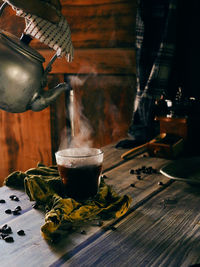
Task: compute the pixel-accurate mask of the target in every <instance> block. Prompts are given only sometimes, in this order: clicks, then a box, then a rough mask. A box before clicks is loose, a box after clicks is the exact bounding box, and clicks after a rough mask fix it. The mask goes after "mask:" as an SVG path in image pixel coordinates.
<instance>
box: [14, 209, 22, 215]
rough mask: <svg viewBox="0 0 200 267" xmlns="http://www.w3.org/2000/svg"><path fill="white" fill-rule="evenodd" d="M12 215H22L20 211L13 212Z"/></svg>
mask: <svg viewBox="0 0 200 267" xmlns="http://www.w3.org/2000/svg"><path fill="white" fill-rule="evenodd" d="M12 213H13V215H20V214H21V213H20V211H19V210H13V211H12Z"/></svg>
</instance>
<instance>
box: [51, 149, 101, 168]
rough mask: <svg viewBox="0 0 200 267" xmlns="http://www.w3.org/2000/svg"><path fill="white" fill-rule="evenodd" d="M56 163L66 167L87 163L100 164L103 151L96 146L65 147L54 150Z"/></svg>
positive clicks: (85, 164)
mask: <svg viewBox="0 0 200 267" xmlns="http://www.w3.org/2000/svg"><path fill="white" fill-rule="evenodd" d="M55 156H56V162H57V164H58V165H62V166H66V167H73V168H75V167H78V166H88V165H101V164H102V162H103V152H102V151H101V150H100V149H98V148H88V147H82V148H67V149H63V150H60V151H58V152H56V154H55Z"/></svg>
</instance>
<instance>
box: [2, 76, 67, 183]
mask: <svg viewBox="0 0 200 267" xmlns="http://www.w3.org/2000/svg"><path fill="white" fill-rule="evenodd" d="M62 81H63V75H60V76H55V75H52V76H50V77H49V84H48V85H49V87H50V88H51V87H53V86H55V85H56V84H57V83H58V82H62ZM64 105H65V102H64V95H63V94H62V95H61V96H60V98H58V99H57V100H56V102H55V103H54V104H52V105H51V107H48V108H46V109H44V110H42V111H40V112H33V111H27V112H24V113H9V112H5V111H3V110H0V147H1V150H0V162H1V164H0V185H1V184H2V182H3V180H4V178H5V177H6V176H7V175H8V174H9V173H11V172H13V171H16V170H20V171H25V170H27V169H29V168H32V167H35V166H36V164H37V163H38V162H43V163H44V164H47V165H51V164H52V150H55V149H56V146H57V145H58V142H59V138H60V137H59V132H60V131H61V130H60V129H62V128H63V127H64V126H63V125H62V122H63V121H64V120H63V119H62V116H64V115H63V111H64ZM52 110H54V111H53V112H52ZM52 114H54V117H53V116H52ZM57 131H58V132H57Z"/></svg>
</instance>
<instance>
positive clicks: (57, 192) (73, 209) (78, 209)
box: [4, 164, 132, 239]
mask: <svg viewBox="0 0 200 267" xmlns="http://www.w3.org/2000/svg"><path fill="white" fill-rule="evenodd" d="M4 185H6V186H10V187H14V188H24V189H25V192H26V193H27V195H28V196H29V198H30V200H31V201H36V202H37V203H39V204H41V205H44V206H46V208H47V210H48V211H47V212H46V214H45V223H44V225H43V226H42V227H41V233H42V235H43V237H44V238H45V239H52V236H53V235H54V234H55V232H56V231H57V230H58V229H59V228H60V227H62V226H63V225H65V224H66V223H72V224H73V223H79V222H83V221H87V220H89V219H94V218H95V217H96V216H98V217H100V218H104V219H105V218H107V219H108V218H118V217H120V216H122V215H124V214H125V213H126V212H127V211H128V209H129V207H130V203H131V200H132V199H131V197H130V196H127V195H123V196H120V195H118V194H117V193H116V192H115V191H114V190H113V189H112V187H111V186H109V185H107V184H106V183H105V182H104V180H103V179H102V180H101V183H100V188H99V192H98V194H97V195H96V196H95V197H94V198H93V199H88V200H85V201H81V202H80V201H76V200H75V199H73V198H69V197H67V196H65V195H64V192H63V186H62V181H61V178H60V176H59V173H58V170H57V166H50V167H46V166H45V165H43V164H38V166H37V167H36V168H32V169H29V170H27V171H26V172H19V171H16V172H13V173H11V174H10V175H9V176H8V177H7V178H6V179H5V181H4Z"/></svg>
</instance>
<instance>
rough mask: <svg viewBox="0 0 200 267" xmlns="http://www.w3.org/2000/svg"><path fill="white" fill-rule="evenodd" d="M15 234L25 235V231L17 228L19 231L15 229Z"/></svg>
mask: <svg viewBox="0 0 200 267" xmlns="http://www.w3.org/2000/svg"><path fill="white" fill-rule="evenodd" d="M17 234H18V235H21V236H22V235H25V232H24V230H19V231H17Z"/></svg>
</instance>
